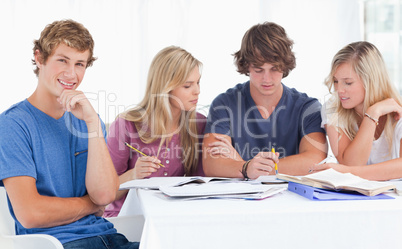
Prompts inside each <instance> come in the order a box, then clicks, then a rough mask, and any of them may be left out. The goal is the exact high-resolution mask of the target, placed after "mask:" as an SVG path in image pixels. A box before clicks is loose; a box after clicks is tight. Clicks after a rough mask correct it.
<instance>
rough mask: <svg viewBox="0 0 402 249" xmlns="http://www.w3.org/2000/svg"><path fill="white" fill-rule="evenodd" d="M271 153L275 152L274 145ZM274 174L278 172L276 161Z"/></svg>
mask: <svg viewBox="0 0 402 249" xmlns="http://www.w3.org/2000/svg"><path fill="white" fill-rule="evenodd" d="M272 153H274V154H275V148H274V147H272ZM275 174H278V164H277V163H275Z"/></svg>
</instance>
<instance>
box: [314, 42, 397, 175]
mask: <svg viewBox="0 0 402 249" xmlns="http://www.w3.org/2000/svg"><path fill="white" fill-rule="evenodd" d="M325 84H326V85H327V87H328V89H329V91H330V92H332V91H334V92H333V95H332V97H331V99H330V100H329V101H327V103H325V105H323V107H322V108H323V109H322V112H321V114H322V120H323V121H322V126H323V127H324V128H325V129H326V131H327V135H328V139H329V142H330V145H331V148H332V152H333V154H334V155H335V157H336V159H337V160H338V162H339V163H340V164H334V163H328V164H321V165H315V167H314V171H317V170H322V169H326V168H329V167H331V168H334V169H335V170H337V171H340V172H350V173H352V174H355V175H358V176H360V177H363V178H366V179H372V180H388V179H394V178H401V177H402V158H401V157H400V155H402V154H401V142H402V140H401V139H402V121H400V117H401V116H402V107H401V104H402V100H401V97H400V95H399V93H398V92H397V90H396V89H395V87H394V86H393V85H392V84H391V82H390V80H389V77H388V73H387V70H386V67H385V63H384V60H383V58H382V56H381V53H380V52H379V51H378V49H377V48H376V47H375V46H374V45H373V44H371V43H369V42H355V43H351V44H349V45H347V46H346V47H344V48H343V49H341V50H340V51H339V52H338V53H337V54H336V55H335V56H334V59H333V61H332V68H331V72H330V74H329V76H328V78H327V80H326V82H325Z"/></svg>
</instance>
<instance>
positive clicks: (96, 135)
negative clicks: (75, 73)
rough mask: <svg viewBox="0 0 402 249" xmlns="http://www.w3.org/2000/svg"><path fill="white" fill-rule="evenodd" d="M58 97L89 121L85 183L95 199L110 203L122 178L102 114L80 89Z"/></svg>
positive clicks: (97, 202) (75, 113)
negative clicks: (112, 156) (113, 160)
mask: <svg viewBox="0 0 402 249" xmlns="http://www.w3.org/2000/svg"><path fill="white" fill-rule="evenodd" d="M58 100H59V102H60V104H61V105H62V106H63V107H64V109H65V110H66V111H69V112H71V113H72V114H73V115H74V116H75V117H77V118H78V119H81V120H84V121H85V123H86V124H87V128H88V137H89V138H88V162H87V172H86V176H85V184H86V188H87V191H88V194H89V197H90V198H91V200H92V201H93V202H94V203H96V204H98V205H107V204H109V203H110V202H112V201H114V200H115V198H116V193H117V190H118V188H119V180H118V177H117V173H116V170H115V168H114V166H113V162H112V159H111V158H110V155H109V151H108V149H107V146H106V143H105V140H104V137H103V132H102V127H101V121H100V119H99V116H98V114H97V113H96V112H95V110H94V109H93V107H92V105H91V103H90V102H89V101H88V99H87V98H86V96H85V95H84V94H83V93H82V92H80V91H76V90H64V91H63V92H62V94H61V96H60V98H59V99H58Z"/></svg>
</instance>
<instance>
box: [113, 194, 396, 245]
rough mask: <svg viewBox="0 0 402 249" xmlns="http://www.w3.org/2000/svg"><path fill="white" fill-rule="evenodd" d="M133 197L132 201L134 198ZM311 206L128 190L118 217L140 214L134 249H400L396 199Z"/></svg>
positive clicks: (276, 199) (294, 199)
mask: <svg viewBox="0 0 402 249" xmlns="http://www.w3.org/2000/svg"><path fill="white" fill-rule="evenodd" d="M137 194H138V196H137ZM392 196H394V197H395V199H391V200H364V201H311V200H309V199H306V198H304V197H302V196H299V195H297V194H295V193H292V192H289V191H285V192H282V193H280V194H278V195H275V196H272V197H270V198H268V199H265V200H261V201H246V200H223V199H218V200H213V199H208V200H191V201H186V200H174V199H169V198H167V197H165V196H164V195H163V194H162V193H161V192H159V191H154V190H137V191H135V190H130V192H129V194H128V196H127V199H126V202H125V203H124V205H123V207H122V210H121V212H120V216H122V215H131V214H138V213H141V212H142V213H143V214H144V217H145V224H144V230H143V233H142V238H141V247H140V248H142V249H143V248H152V249H158V248H164V249H168V248H174V249H180V248H186V249H188V248H192V249H193V248H220V249H221V248H253V249H254V248H320V249H321V248H337V249H338V248H376V249H377V248H384V249H385V248H402V237H401V234H402V196H396V195H393V194H392Z"/></svg>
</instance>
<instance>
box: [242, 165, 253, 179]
mask: <svg viewBox="0 0 402 249" xmlns="http://www.w3.org/2000/svg"><path fill="white" fill-rule="evenodd" d="M250 161H251V160H248V161H247V162H245V163H244V164H243V168H242V170H241V173H242V174H243V177H244V179H245V180H248V176H247V168H248V164H249V163H250Z"/></svg>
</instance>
